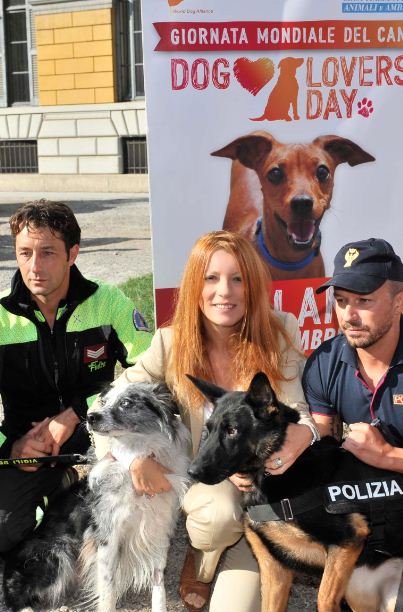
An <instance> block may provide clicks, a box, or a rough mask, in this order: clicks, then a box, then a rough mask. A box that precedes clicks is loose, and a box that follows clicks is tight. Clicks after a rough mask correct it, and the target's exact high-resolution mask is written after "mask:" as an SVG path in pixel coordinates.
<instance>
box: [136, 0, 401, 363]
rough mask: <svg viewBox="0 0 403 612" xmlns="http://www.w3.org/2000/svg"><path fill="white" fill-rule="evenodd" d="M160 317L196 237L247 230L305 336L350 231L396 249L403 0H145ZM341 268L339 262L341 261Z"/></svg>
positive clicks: (318, 328) (315, 326) (324, 329)
mask: <svg viewBox="0 0 403 612" xmlns="http://www.w3.org/2000/svg"><path fill="white" fill-rule="evenodd" d="M142 11H143V32H144V62H145V81H146V101H147V117H148V146H149V149H148V150H149V173H150V198H151V209H152V235H153V258H154V277H155V287H156V309H157V323H158V324H159V325H160V324H162V323H164V322H165V321H167V320H168V319H169V316H170V314H171V311H172V300H173V297H174V291H175V288H176V287H177V286H178V285H179V283H180V278H181V274H182V271H183V267H184V265H185V262H186V259H187V257H188V254H189V252H190V250H191V247H192V245H193V243H194V242H195V240H196V239H197V238H198V237H199V236H200V235H201V234H203V233H205V232H208V231H211V230H216V229H221V228H225V229H230V230H233V231H238V232H240V233H242V234H243V235H244V236H246V237H247V238H248V239H249V240H251V242H253V244H254V245H255V248H256V249H257V250H258V252H259V254H260V256H261V257H262V258H263V260H264V261H265V263H266V265H267V266H268V267H269V269H270V271H271V274H272V277H273V280H274V282H273V294H272V300H273V304H274V306H275V307H276V308H278V309H282V310H286V311H291V312H294V314H295V315H296V316H297V318H298V321H299V324H300V326H301V332H302V338H303V347H304V349H305V350H306V351H308V352H309V351H311V350H313V349H314V348H316V347H317V346H318V345H319V344H320V343H321V342H322V341H323V340H324V339H327V338H330V337H332V336H334V335H335V334H336V333H337V324H336V321H335V318H334V315H333V310H332V295H331V292H330V291H327V292H326V293H325V294H321V295H319V296H317V295H316V294H315V289H316V287H318V286H319V285H320V284H321V283H322V282H323V280H324V278H325V277H327V276H330V275H331V274H332V265H333V258H334V255H335V254H336V252H337V251H338V249H339V248H340V247H341V246H342V245H343V244H345V243H346V242H349V241H353V240H362V239H365V238H370V237H372V236H374V237H382V238H385V239H386V240H388V241H389V242H391V243H392V245H393V246H394V248H395V249H396V251H397V252H398V253H399V254H400V255H403V252H402V250H403V249H402V230H403V223H402V213H401V209H402V205H403V193H402V176H403V164H402V153H401V147H402V135H403V105H402V101H403V99H402V91H403V90H402V85H403V20H402V19H401V17H402V14H403V2H402V1H400V2H388V1H386V0H376V1H375V2H369V1H366V0H364V1H359V0H353V1H352V2H344V1H342V0H332V2H323V0H283V1H281V0H272V1H271V2H267V0H253V2H245V1H244V0H144V1H143V5H142ZM346 264H348V262H346Z"/></svg>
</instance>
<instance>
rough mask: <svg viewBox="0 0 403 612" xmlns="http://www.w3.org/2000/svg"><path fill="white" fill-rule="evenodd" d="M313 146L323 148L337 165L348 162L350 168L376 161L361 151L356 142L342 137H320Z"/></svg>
mask: <svg viewBox="0 0 403 612" xmlns="http://www.w3.org/2000/svg"><path fill="white" fill-rule="evenodd" d="M313 144H315V145H318V146H320V147H322V148H323V149H324V150H325V151H327V152H328V153H329V155H330V156H331V157H332V158H333V160H334V161H335V163H336V164H337V165H338V164H342V163H344V162H347V163H348V164H349V165H350V166H357V165H358V164H365V163H366V162H371V161H375V157H373V156H372V155H370V154H369V153H367V152H366V151H364V149H361V147H359V146H358V145H357V144H356V143H355V142H353V141H352V140H349V139H348V138H343V137H342V136H319V137H318V138H315V140H314V141H313Z"/></svg>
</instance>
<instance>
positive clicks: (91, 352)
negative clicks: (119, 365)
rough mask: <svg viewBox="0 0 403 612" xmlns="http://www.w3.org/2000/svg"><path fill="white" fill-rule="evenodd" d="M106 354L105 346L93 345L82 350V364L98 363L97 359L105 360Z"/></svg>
mask: <svg viewBox="0 0 403 612" xmlns="http://www.w3.org/2000/svg"><path fill="white" fill-rule="evenodd" d="M107 358H108V353H107V350H106V344H94V345H93V346H86V347H85V348H84V363H91V362H93V361H99V359H107Z"/></svg>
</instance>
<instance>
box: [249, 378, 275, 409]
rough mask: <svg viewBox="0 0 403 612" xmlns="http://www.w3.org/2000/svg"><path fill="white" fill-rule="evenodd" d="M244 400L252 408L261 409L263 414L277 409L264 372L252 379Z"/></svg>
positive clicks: (273, 394)
mask: <svg viewBox="0 0 403 612" xmlns="http://www.w3.org/2000/svg"><path fill="white" fill-rule="evenodd" d="M245 400H246V401H247V402H248V404H250V405H251V406H252V408H258V409H263V410H264V414H267V413H268V412H271V409H276V408H277V398H276V395H275V393H274V391H273V389H272V387H271V384H270V381H269V379H268V378H267V376H266V374H265V373H264V372H258V373H257V374H255V376H254V377H253V379H252V382H251V383H250V385H249V389H248V390H247V392H246V397H245Z"/></svg>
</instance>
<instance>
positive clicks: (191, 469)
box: [188, 465, 199, 480]
mask: <svg viewBox="0 0 403 612" xmlns="http://www.w3.org/2000/svg"><path fill="white" fill-rule="evenodd" d="M188 474H189V476H190V477H191V478H193V479H194V480H198V476H199V470H198V468H197V467H196V466H195V465H190V466H189V469H188Z"/></svg>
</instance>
